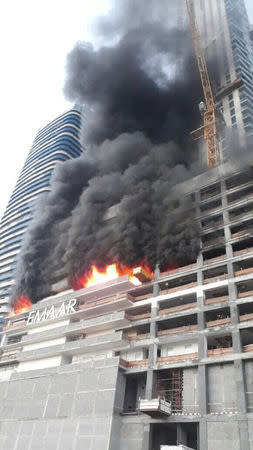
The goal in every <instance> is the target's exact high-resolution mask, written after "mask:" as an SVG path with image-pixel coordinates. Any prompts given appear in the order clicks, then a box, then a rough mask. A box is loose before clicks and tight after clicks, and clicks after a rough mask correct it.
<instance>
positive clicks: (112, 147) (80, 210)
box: [14, 0, 202, 302]
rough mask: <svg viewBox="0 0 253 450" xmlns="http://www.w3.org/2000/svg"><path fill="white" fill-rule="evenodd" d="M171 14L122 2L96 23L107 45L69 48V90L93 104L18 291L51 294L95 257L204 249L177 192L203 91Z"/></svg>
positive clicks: (102, 261)
mask: <svg viewBox="0 0 253 450" xmlns="http://www.w3.org/2000/svg"><path fill="white" fill-rule="evenodd" d="M175 10H176V7H175V2H174V0H173V1H166V2H164V1H163V0H161V1H158V0H154V1H151V0H149V2H147V1H146V0H145V1H144V0H124V2H119V1H118V0H117V6H115V7H114V8H113V9H112V11H111V14H110V15H109V16H106V17H105V18H102V19H101V20H99V21H98V23H97V27H96V33H97V35H98V36H99V38H100V39H102V40H103V41H104V43H105V44H104V45H103V46H100V47H98V48H95V47H94V46H93V45H92V44H90V43H86V42H78V43H77V44H76V46H75V47H74V49H73V50H72V51H71V53H70V54H69V55H68V58H67V75H66V83H65V88H64V91H65V95H66V97H67V98H68V99H70V100H72V101H74V102H76V103H80V104H84V105H85V107H86V119H85V121H84V126H83V133H82V134H83V144H84V148H85V150H84V153H83V155H82V156H81V157H80V158H78V159H76V160H73V161H69V162H65V163H63V164H59V165H58V167H57V168H56V170H55V173H54V176H53V178H52V190H51V192H50V193H49V195H48V196H47V197H44V198H43V199H42V200H40V203H39V204H38V205H37V212H36V215H35V218H34V220H33V222H32V224H31V226H30V228H29V231H28V233H27V236H26V242H25V244H24V247H23V249H22V252H21V255H20V259H19V264H18V269H17V274H16V280H17V283H16V289H15V294H14V297H15V298H16V297H17V296H18V295H20V294H23V295H27V296H29V297H30V298H31V299H32V301H33V302H36V301H38V300H39V299H41V298H42V297H43V296H46V295H47V294H48V293H49V292H50V285H51V284H52V282H53V281H54V277H55V274H56V273H57V271H59V270H62V272H63V273H64V274H66V275H67V276H68V277H69V278H70V279H71V278H72V277H75V276H77V275H80V274H83V273H85V272H87V271H88V270H89V269H90V267H91V265H93V264H96V265H97V266H99V267H104V266H105V265H107V264H111V263H113V262H118V263H120V264H124V265H128V266H135V265H137V264H139V263H140V262H141V261H145V262H147V263H148V264H149V265H150V266H151V268H154V266H155V264H156V263H159V264H160V267H161V269H166V268H167V267H169V266H170V265H171V264H175V263H178V264H187V262H189V261H192V260H193V259H194V258H195V257H196V254H197V252H198V249H199V237H198V236H199V231H198V228H197V226H196V225H195V223H194V220H193V219H194V216H193V213H192V212H191V203H190V201H189V199H188V200H187V203H186V201H185V200H183V198H181V199H180V198H179V199H178V198H177V196H176V195H175V185H176V184H177V183H178V182H181V181H184V180H186V179H187V178H189V177H191V176H192V175H193V174H194V171H193V169H192V167H195V170H197V169H196V160H197V157H198V154H197V150H196V147H195V146H194V145H193V143H192V142H191V140H190V138H189V137H188V134H189V132H190V131H191V130H193V129H195V128H196V127H198V125H199V120H200V118H199V112H198V106H197V105H198V102H199V101H200V100H201V99H202V93H201V85H200V81H199V75H198V72H197V67H196V63H195V58H194V55H193V48H192V43H191V38H190V34H189V32H188V31H187V30H185V29H178V28H177V26H176V11H175ZM177 61H180V67H178V66H177V65H176V62H177ZM175 73H177V77H176V78H175ZM115 205H116V206H115ZM114 206H115V208H114V209H113V208H112V207H114ZM110 208H111V209H110ZM113 210H115V211H116V213H115V214H114V215H113V214H111V218H109V213H108V211H109V212H112V211H113Z"/></svg>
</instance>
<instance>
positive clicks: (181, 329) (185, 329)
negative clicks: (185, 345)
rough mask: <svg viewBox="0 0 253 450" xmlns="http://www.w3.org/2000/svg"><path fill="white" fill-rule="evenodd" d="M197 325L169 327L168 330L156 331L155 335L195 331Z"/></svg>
mask: <svg viewBox="0 0 253 450" xmlns="http://www.w3.org/2000/svg"><path fill="white" fill-rule="evenodd" d="M197 329H198V325H184V326H183V327H177V328H170V329H168V330H161V331H158V332H157V336H159V337H160V336H168V335H170V334H177V333H190V332H192V331H197Z"/></svg>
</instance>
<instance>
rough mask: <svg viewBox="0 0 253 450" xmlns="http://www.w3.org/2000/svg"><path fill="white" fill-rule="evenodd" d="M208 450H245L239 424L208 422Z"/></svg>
mask: <svg viewBox="0 0 253 450" xmlns="http://www.w3.org/2000/svg"><path fill="white" fill-rule="evenodd" d="M207 438H208V448H207V450H243V449H242V448H241V446H240V439H239V429H238V423H237V422H230V423H227V422H208V423H207Z"/></svg>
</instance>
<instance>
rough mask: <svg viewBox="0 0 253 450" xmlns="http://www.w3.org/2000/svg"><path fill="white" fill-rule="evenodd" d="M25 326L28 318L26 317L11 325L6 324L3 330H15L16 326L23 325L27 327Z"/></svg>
mask: <svg viewBox="0 0 253 450" xmlns="http://www.w3.org/2000/svg"><path fill="white" fill-rule="evenodd" d="M25 326H26V320H25V319H24V320H20V321H19V322H14V323H11V324H9V325H6V326H5V327H4V328H3V331H8V330H14V329H16V328H21V327H25Z"/></svg>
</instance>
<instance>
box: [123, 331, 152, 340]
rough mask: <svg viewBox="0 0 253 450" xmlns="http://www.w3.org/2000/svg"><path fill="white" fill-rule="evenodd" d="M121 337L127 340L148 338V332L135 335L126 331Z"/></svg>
mask: <svg viewBox="0 0 253 450" xmlns="http://www.w3.org/2000/svg"><path fill="white" fill-rule="evenodd" d="M123 338H124V339H126V340H127V341H142V340H143V339H149V338H150V333H142V334H135V335H129V334H127V333H124V334H123Z"/></svg>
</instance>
